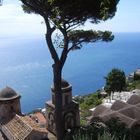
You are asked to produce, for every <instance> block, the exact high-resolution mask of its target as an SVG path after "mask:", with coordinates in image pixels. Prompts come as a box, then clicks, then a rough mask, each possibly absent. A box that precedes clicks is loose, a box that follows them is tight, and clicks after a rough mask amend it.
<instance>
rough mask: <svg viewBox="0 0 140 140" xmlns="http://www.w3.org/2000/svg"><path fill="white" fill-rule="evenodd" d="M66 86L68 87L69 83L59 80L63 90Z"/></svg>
mask: <svg viewBox="0 0 140 140" xmlns="http://www.w3.org/2000/svg"><path fill="white" fill-rule="evenodd" d="M68 86H69V83H68V82H67V81H66V80H64V79H62V80H61V87H62V88H65V87H68Z"/></svg>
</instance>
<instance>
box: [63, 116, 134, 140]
mask: <svg viewBox="0 0 140 140" xmlns="http://www.w3.org/2000/svg"><path fill="white" fill-rule="evenodd" d="M118 129H119V130H118ZM121 131H122V132H121ZM120 134H121V135H120ZM66 138H67V139H65V140H131V135H130V131H129V130H128V129H127V128H126V127H125V125H124V124H123V123H121V122H119V120H118V119H115V118H114V119H112V120H110V121H109V122H108V123H106V125H104V124H103V123H102V122H101V121H100V120H99V119H96V120H94V121H93V122H92V124H88V125H85V126H82V127H80V128H76V129H74V130H71V131H70V132H67V133H66Z"/></svg>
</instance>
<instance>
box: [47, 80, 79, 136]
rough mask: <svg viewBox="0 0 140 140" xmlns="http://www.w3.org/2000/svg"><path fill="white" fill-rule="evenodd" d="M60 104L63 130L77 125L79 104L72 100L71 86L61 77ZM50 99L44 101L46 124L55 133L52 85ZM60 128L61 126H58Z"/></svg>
mask: <svg viewBox="0 0 140 140" xmlns="http://www.w3.org/2000/svg"><path fill="white" fill-rule="evenodd" d="M61 86H62V105H63V112H62V113H63V114H62V115H63V116H62V117H63V120H64V122H65V123H64V125H65V126H64V127H65V130H67V129H69V128H72V127H78V126H79V125H80V117H79V105H78V104H77V103H76V102H74V101H73V100H72V86H71V85H70V84H69V83H68V82H67V81H65V80H63V79H62V83H61ZM51 91H52V101H48V102H46V125H47V129H48V130H49V131H51V132H52V133H54V134H56V128H55V127H56V125H55V92H54V87H52V88H51ZM60 129H61V128H60Z"/></svg>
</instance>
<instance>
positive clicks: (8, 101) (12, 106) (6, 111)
mask: <svg viewBox="0 0 140 140" xmlns="http://www.w3.org/2000/svg"><path fill="white" fill-rule="evenodd" d="M20 97H21V96H20V95H19V94H17V93H16V92H15V91H14V90H13V89H12V88H10V87H6V88H4V89H3V90H1V91H0V122H1V123H5V122H7V121H8V120H10V119H11V118H12V117H13V116H14V115H15V114H21V107H20Z"/></svg>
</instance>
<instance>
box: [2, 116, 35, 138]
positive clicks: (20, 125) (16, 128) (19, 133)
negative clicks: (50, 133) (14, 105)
mask: <svg viewBox="0 0 140 140" xmlns="http://www.w3.org/2000/svg"><path fill="white" fill-rule="evenodd" d="M32 130H33V129H32V127H31V126H29V125H28V124H27V123H25V122H24V121H23V120H22V119H21V118H20V117H19V116H18V115H15V117H14V118H13V119H12V120H11V121H9V122H8V123H7V124H4V125H2V131H3V133H5V134H6V136H8V138H10V140H11V138H12V140H24V139H25V138H26V137H27V136H28V135H29V134H30V133H31V132H32Z"/></svg>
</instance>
